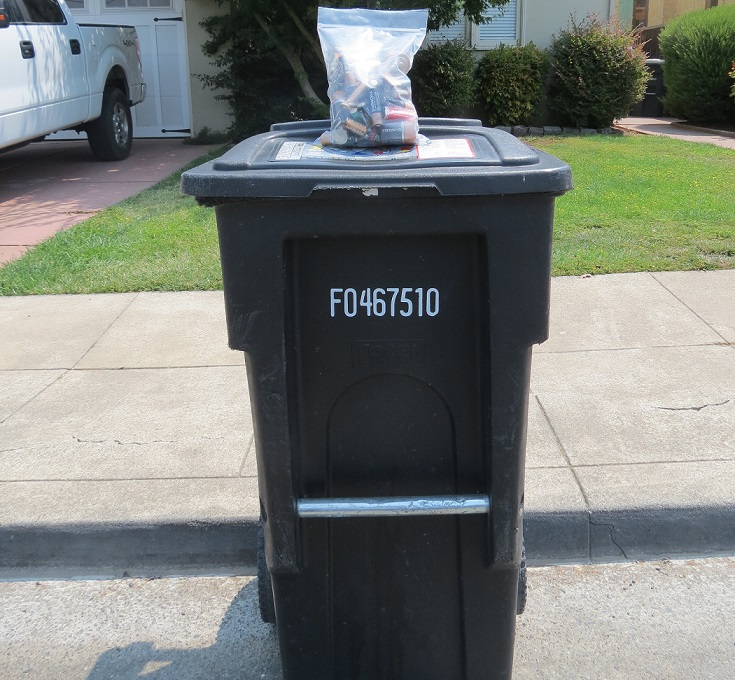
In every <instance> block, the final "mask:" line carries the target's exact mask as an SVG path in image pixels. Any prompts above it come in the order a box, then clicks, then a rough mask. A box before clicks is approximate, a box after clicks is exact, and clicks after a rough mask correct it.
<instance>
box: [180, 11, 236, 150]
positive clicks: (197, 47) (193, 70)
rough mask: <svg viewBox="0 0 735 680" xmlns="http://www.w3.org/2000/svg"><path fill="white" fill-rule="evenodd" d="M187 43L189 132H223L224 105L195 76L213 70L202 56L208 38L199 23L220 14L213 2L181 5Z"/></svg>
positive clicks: (226, 121)
mask: <svg viewBox="0 0 735 680" xmlns="http://www.w3.org/2000/svg"><path fill="white" fill-rule="evenodd" d="M184 6H185V13H184V20H185V22H186V42H187V45H188V49H189V82H190V87H191V131H192V134H193V135H196V134H197V133H198V132H199V131H200V130H201V129H202V128H203V127H205V126H206V127H208V128H209V129H210V130H211V131H212V132H222V131H224V130H225V129H226V128H227V127H228V126H229V125H230V123H231V122H232V117H231V116H230V115H229V114H228V111H229V108H228V105H227V102H223V101H220V100H218V99H215V98H214V96H215V92H214V91H213V90H210V89H208V88H205V87H204V85H203V84H202V82H201V81H200V80H199V78H197V77H196V74H199V73H205V74H210V75H211V74H212V73H214V72H215V69H214V67H213V66H212V65H211V64H210V59H209V57H207V56H205V55H204V54H203V53H202V48H201V45H202V44H203V43H204V42H205V41H206V40H207V38H208V35H207V33H206V32H205V31H204V29H203V28H202V27H201V26H200V25H199V23H200V22H201V21H202V20H203V19H206V18H207V17H209V16H212V15H213V14H217V13H218V12H223V11H224V9H223V8H221V7H220V6H219V5H218V4H217V3H216V2H214V1H213V0H186V2H185V3H184Z"/></svg>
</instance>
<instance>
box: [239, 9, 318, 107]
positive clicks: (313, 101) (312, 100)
mask: <svg viewBox="0 0 735 680" xmlns="http://www.w3.org/2000/svg"><path fill="white" fill-rule="evenodd" d="M253 16H254V17H255V20H256V21H257V22H258V24H259V25H260V27H261V28H262V29H263V32H264V33H265V34H266V35H267V36H268V38H269V40H270V41H271V42H272V43H273V44H274V45H275V46H276V49H277V50H278V51H279V52H280V53H281V54H282V55H283V56H284V57H285V58H286V61H288V63H289V64H290V66H291V69H292V70H293V74H294V77H295V78H296V82H297V83H298V84H299V87H300V88H301V92H302V93H303V94H304V98H305V99H306V101H307V102H309V104H310V105H311V107H312V108H313V109H315V110H316V111H319V110H320V109H323V108H324V107H325V106H327V104H326V102H324V101H322V99H321V97H319V95H318V94H317V93H316V92H315V91H314V88H313V87H312V85H311V81H310V80H309V74H308V73H307V72H306V69H305V68H304V64H303V63H302V61H301V58H300V57H299V55H298V54H297V53H296V50H295V49H294V48H293V46H292V45H289V44H287V43H285V42H284V41H283V40H281V39H280V38H279V37H278V36H277V35H276V33H275V31H273V30H272V29H271V27H270V25H269V24H268V22H266V21H265V19H263V17H262V16H261V15H260V14H258V13H257V12H253Z"/></svg>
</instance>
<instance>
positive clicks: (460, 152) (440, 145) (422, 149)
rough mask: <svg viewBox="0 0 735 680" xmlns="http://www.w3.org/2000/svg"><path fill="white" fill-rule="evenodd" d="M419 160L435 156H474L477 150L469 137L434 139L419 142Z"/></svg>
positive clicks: (431, 158) (430, 158)
mask: <svg viewBox="0 0 735 680" xmlns="http://www.w3.org/2000/svg"><path fill="white" fill-rule="evenodd" d="M417 148H418V154H419V160H422V161H426V160H433V159H435V158H474V157H475V152H474V151H473V150H472V145H471V144H470V141H469V140H468V139H464V138H462V139H432V140H431V143H430V144H419V146H418V147H417Z"/></svg>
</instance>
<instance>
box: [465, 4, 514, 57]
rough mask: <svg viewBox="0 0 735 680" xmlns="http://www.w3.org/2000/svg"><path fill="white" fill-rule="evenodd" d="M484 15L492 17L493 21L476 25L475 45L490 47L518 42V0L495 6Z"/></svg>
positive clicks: (480, 47)
mask: <svg viewBox="0 0 735 680" xmlns="http://www.w3.org/2000/svg"><path fill="white" fill-rule="evenodd" d="M483 16H486V17H492V21H491V22H490V23H489V24H480V25H479V26H475V27H474V31H473V36H474V40H473V43H474V45H473V46H474V47H476V48H478V49H489V48H491V47H495V46H497V45H499V44H500V43H505V44H506V45H514V44H515V43H516V42H517V35H518V32H517V26H518V0H510V2H508V3H507V4H506V5H503V6H502V7H493V8H492V9H490V10H488V11H487V12H484V13H483Z"/></svg>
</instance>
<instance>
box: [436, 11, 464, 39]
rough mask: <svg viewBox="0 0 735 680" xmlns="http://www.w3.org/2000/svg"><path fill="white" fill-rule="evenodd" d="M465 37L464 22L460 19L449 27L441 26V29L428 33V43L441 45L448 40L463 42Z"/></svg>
mask: <svg viewBox="0 0 735 680" xmlns="http://www.w3.org/2000/svg"><path fill="white" fill-rule="evenodd" d="M466 37H467V32H466V29H465V20H464V17H462V18H461V19H460V20H459V21H455V22H454V23H453V24H449V26H442V28H440V29H438V30H436V31H429V42H430V43H443V42H447V41H448V40H457V39H460V40H464V39H465V38H466Z"/></svg>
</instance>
